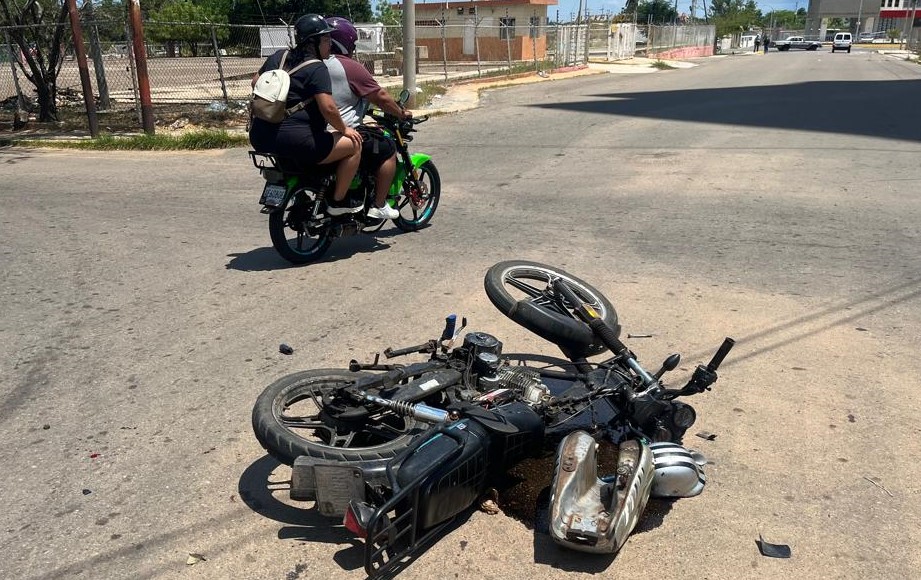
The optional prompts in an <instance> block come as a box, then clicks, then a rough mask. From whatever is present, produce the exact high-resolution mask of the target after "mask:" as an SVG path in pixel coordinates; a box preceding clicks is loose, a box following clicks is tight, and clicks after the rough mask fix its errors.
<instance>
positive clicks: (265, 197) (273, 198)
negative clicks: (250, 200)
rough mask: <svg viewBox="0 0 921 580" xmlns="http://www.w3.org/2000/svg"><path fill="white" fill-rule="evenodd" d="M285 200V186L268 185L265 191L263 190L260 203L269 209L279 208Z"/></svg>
mask: <svg viewBox="0 0 921 580" xmlns="http://www.w3.org/2000/svg"><path fill="white" fill-rule="evenodd" d="M284 200H285V186H283V185H274V184H272V183H266V184H265V189H263V190H262V197H260V198H259V203H261V204H262V205H267V206H269V207H278V206H280V205H281V204H282V202H283V201H284Z"/></svg>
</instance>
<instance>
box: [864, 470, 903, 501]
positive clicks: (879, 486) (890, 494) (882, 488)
mask: <svg viewBox="0 0 921 580" xmlns="http://www.w3.org/2000/svg"><path fill="white" fill-rule="evenodd" d="M863 478H864V479H866V480H867V481H869V482H870V483H872V484H873V485H875V486H876V487H878V488H880V489H881V490H883V491H885V492H886V493H887V494H889V497H895V496H894V495H892V492H891V491H889V490H888V489H886V487H885V486H884V485H883V484H881V483H879V482H877V481H873V479H872V478H870V477H867V476H866V475H864V476H863Z"/></svg>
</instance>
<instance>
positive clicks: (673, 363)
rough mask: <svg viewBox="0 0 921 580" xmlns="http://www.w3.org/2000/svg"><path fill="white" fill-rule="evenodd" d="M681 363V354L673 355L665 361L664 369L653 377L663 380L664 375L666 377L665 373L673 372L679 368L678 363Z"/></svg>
mask: <svg viewBox="0 0 921 580" xmlns="http://www.w3.org/2000/svg"><path fill="white" fill-rule="evenodd" d="M680 362H681V355H680V354H677V353H675V354H673V355H670V356H669V357H668V358H667V359H665V362H664V363H662V368H660V369H659V371H658V372H657V373H656V374H655V375H653V376H654V377H655V378H656V380H659V379H661V378H662V375H664V374H665V373H667V372H669V371H673V370H675V369H676V368H678V363H680Z"/></svg>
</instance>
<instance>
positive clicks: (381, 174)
mask: <svg viewBox="0 0 921 580" xmlns="http://www.w3.org/2000/svg"><path fill="white" fill-rule="evenodd" d="M396 172H397V156H396V155H391V156H390V158H389V159H387V160H386V161H384V162H383V163H382V164H381V166H380V167H378V169H377V173H376V174H375V176H374V177H375V181H376V182H377V183H376V185H375V188H376V194H377V195H376V196H375V198H374V205H376V206H377V207H382V206H383V205H384V204H385V203H386V202H387V194H388V193H390V184H391V183H392V182H393V176H394V175H396Z"/></svg>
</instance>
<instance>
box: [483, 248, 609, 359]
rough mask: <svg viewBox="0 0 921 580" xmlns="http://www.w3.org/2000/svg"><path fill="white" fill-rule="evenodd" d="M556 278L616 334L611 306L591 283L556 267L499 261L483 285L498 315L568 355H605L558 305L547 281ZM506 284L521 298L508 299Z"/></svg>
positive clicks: (597, 342) (584, 326)
mask: <svg viewBox="0 0 921 580" xmlns="http://www.w3.org/2000/svg"><path fill="white" fill-rule="evenodd" d="M557 278H560V279H562V280H564V281H565V282H566V284H567V285H568V286H569V287H570V288H571V289H572V290H573V292H575V293H576V294H577V295H578V296H579V298H581V299H582V300H583V301H585V302H586V303H587V304H589V305H591V306H592V307H593V308H594V309H595V311H596V312H597V313H598V315H599V316H600V317H601V318H602V320H604V321H605V322H606V323H607V324H608V325H609V326H610V327H611V328H613V329H615V330H616V331H617V333H618V334H620V326H619V325H618V324H617V311H616V310H614V305H613V304H611V302H610V301H609V300H608V299H607V298H606V297H605V296H604V295H603V294H602V293H601V292H600V291H598V290H597V289H596V288H594V287H593V286H592V285H591V284H589V283H588V282H585V281H584V280H582V279H580V278H577V277H576V276H573V275H572V274H569V273H568V272H566V271H564V270H561V269H559V268H556V267H553V266H547V265H546V264H541V263H538V262H527V261H524V260H510V261H506V262H499V263H498V264H495V265H494V266H492V267H491V268H490V269H489V270H488V271H487V272H486V277H485V278H484V280H483V284H484V286H485V289H486V295H487V296H488V297H489V300H490V301H491V302H492V303H493V306H495V307H496V308H498V309H499V311H501V312H502V314H504V315H506V316H508V317H509V318H510V319H512V320H514V321H515V322H517V323H518V324H520V325H521V326H523V327H525V328H527V329H528V330H530V331H531V332H533V333H534V334H536V335H538V336H540V337H541V338H544V339H545V340H549V341H550V342H552V343H554V344H556V345H558V346H559V347H560V348H561V349H563V350H564V351H565V352H566V353H567V355H568V356H570V357H587V356H592V355H596V354H600V353H602V352H605V351H606V350H607V348H606V347H605V346H604V345H603V344H602V343H601V341H600V340H599V339H598V338H597V337H596V336H595V334H594V332H592V329H591V328H589V326H588V325H587V324H586V323H584V322H582V321H581V320H578V319H577V318H576V317H575V315H574V314H573V313H572V312H571V311H569V309H568V308H566V309H564V308H560V307H559V306H558V304H557V301H556V300H555V297H554V296H553V291H552V289H550V282H551V281H552V280H554V279H557ZM527 280H534V281H537V282H539V283H540V284H543V286H544V287H543V288H541V287H537V286H532V285H531V284H529V283H527V282H526V281H527ZM506 285H508V286H511V287H512V288H515V289H517V290H519V291H520V294H523V295H524V297H523V298H522V297H515V296H512V293H511V292H510V291H509V288H507V287H506Z"/></svg>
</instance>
